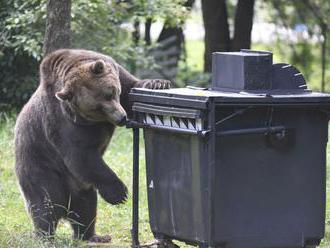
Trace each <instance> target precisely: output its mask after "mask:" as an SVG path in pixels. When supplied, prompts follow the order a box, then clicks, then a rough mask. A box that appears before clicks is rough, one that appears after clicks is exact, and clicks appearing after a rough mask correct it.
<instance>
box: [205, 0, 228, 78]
mask: <svg viewBox="0 0 330 248" xmlns="http://www.w3.org/2000/svg"><path fill="white" fill-rule="evenodd" d="M202 12H203V20H204V29H205V38H204V40H205V52H204V71H205V72H211V66H212V53H213V52H215V51H229V49H230V34H229V25H228V20H227V5H226V0H202Z"/></svg>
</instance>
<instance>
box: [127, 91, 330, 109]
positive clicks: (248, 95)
mask: <svg viewBox="0 0 330 248" xmlns="http://www.w3.org/2000/svg"><path fill="white" fill-rule="evenodd" d="M130 97H131V100H133V101H141V102H149V103H158V104H163V105H171V104H172V105H180V104H177V103H176V100H177V101H178V102H180V100H185V101H187V102H188V103H186V105H187V104H188V105H189V101H190V102H196V101H197V102H208V101H210V99H212V101H214V102H215V103H219V104H221V105H229V104H231V105H233V104H234V105H241V104H243V105H247V104H249V105H250V104H261V105H281V104H282V105H311V106H329V107H330V94H327V93H320V92H312V91H305V92H301V93H299V94H298V93H297V92H290V91H287V92H285V91H278V92H276V91H272V92H268V93H255V92H254V93H252V92H245V91H241V92H229V91H216V90H209V89H203V88H190V87H187V88H173V89H167V90H150V89H143V88H134V89H132V91H131V93H130ZM191 107H194V106H191Z"/></svg>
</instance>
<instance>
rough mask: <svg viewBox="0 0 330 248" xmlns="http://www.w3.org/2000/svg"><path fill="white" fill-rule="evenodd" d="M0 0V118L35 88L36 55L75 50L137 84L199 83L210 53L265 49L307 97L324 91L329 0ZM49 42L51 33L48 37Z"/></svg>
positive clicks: (329, 81)
mask: <svg viewBox="0 0 330 248" xmlns="http://www.w3.org/2000/svg"><path fill="white" fill-rule="evenodd" d="M51 2H52V1H49V2H48V1H46V0H7V1H4V0H2V1H0V32H1V33H0V111H10V110H12V109H16V110H19V109H20V108H21V107H22V105H23V104H24V103H25V102H26V101H27V100H28V99H29V97H30V95H31V94H32V92H33V91H34V90H35V89H36V87H37V85H38V80H39V79H38V65H39V63H40V61H41V59H42V58H43V54H45V53H46V52H48V51H51V50H54V49H57V48H61V47H71V48H84V49H90V50H95V51H99V52H102V53H105V54H108V55H110V56H112V57H113V58H114V59H116V60H117V61H118V62H119V63H121V64H123V65H124V66H125V67H126V68H127V69H128V70H129V71H131V72H132V73H133V74H135V75H137V76H139V77H143V78H155V77H161V78H167V79H170V80H172V81H173V83H174V85H175V87H184V86H185V85H188V84H189V85H196V86H207V85H208V84H209V82H210V64H211V53H212V52H214V51H239V50H240V49H242V48H251V49H256V50H269V51H272V52H273V53H274V62H287V63H291V64H293V65H294V66H296V67H297V68H298V69H299V70H300V71H301V72H302V73H303V74H304V76H305V78H306V80H307V82H308V85H309V87H310V88H311V89H313V90H318V91H330V66H329V65H330V59H329V49H330V48H329V43H330V42H329V38H328V36H329V30H330V24H329V23H330V22H329V21H330V1H329V0H264V1H262V0H227V1H226V0H126V1H124V0H116V1H115V0H74V1H70V0H58V1H53V2H56V3H55V4H52V3H51ZM54 36H59V37H57V38H54Z"/></svg>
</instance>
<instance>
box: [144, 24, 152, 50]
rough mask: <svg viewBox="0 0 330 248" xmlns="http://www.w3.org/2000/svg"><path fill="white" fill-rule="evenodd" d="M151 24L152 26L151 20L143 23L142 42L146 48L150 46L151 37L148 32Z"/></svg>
mask: <svg viewBox="0 0 330 248" xmlns="http://www.w3.org/2000/svg"><path fill="white" fill-rule="evenodd" d="M151 24H152V19H151V18H148V19H147V20H146V23H145V30H144V41H145V42H146V44H147V45H148V46H150V45H151V35H150V31H151Z"/></svg>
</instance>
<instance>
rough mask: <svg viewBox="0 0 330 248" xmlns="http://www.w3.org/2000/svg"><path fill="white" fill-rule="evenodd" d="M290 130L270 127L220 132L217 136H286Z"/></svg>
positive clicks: (282, 127) (281, 127)
mask: <svg viewBox="0 0 330 248" xmlns="http://www.w3.org/2000/svg"><path fill="white" fill-rule="evenodd" d="M287 130H288V129H287V128H286V127H284V126H270V127H256V128H246V129H236V130H226V131H218V132H217V136H232V135H242V134H264V135H267V134H274V133H281V134H282V135H284V136H285V133H286V131H287Z"/></svg>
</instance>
